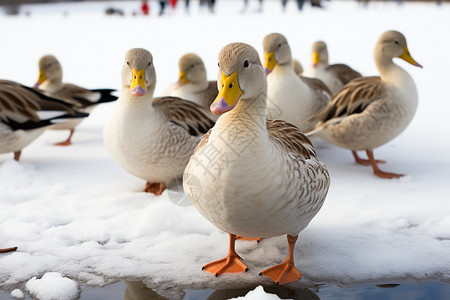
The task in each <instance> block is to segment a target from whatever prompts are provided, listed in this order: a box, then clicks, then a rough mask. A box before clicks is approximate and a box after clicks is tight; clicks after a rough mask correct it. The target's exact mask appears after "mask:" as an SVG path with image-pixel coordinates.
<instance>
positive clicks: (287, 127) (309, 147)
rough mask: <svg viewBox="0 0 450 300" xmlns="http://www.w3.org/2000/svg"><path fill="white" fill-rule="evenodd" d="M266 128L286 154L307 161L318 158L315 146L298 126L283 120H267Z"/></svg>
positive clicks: (271, 137)
mask: <svg viewBox="0 0 450 300" xmlns="http://www.w3.org/2000/svg"><path fill="white" fill-rule="evenodd" d="M266 127H267V132H268V134H269V137H270V139H271V140H272V141H273V142H274V143H275V144H277V145H278V146H279V147H280V148H281V149H282V150H284V151H285V152H293V153H296V154H298V155H300V156H302V157H304V158H305V159H310V158H311V157H317V155H316V152H315V150H314V146H313V144H312V143H311V141H310V140H309V139H308V138H307V137H306V136H305V135H304V134H303V133H302V132H301V131H300V129H298V127H297V126H295V125H293V124H291V123H288V122H286V121H283V120H267V122H266Z"/></svg>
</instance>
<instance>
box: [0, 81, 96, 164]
mask: <svg viewBox="0 0 450 300" xmlns="http://www.w3.org/2000/svg"><path fill="white" fill-rule="evenodd" d="M86 116H87V114H84V113H79V112H77V111H75V110H74V109H73V108H72V107H71V106H70V105H67V104H66V103H65V102H64V101H62V100H61V99H55V98H52V97H48V96H46V95H44V94H42V93H40V92H39V91H37V90H35V89H32V88H29V87H26V86H23V85H21V84H19V83H16V82H12V81H7V80H0V153H8V152H15V153H17V154H16V159H17V160H18V156H19V155H20V151H21V150H22V149H23V148H24V147H26V146H27V145H28V144H30V143H31V142H32V141H34V140H35V139H36V138H37V137H38V136H39V135H41V134H42V133H43V132H44V131H45V130H46V129H48V128H51V127H53V126H55V124H58V123H59V122H61V121H67V120H70V119H72V118H75V119H76V118H83V117H86Z"/></svg>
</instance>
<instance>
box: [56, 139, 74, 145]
mask: <svg viewBox="0 0 450 300" xmlns="http://www.w3.org/2000/svg"><path fill="white" fill-rule="evenodd" d="M70 145H72V143H71V142H70V141H69V140H67V141H64V142H59V143H55V146H70Z"/></svg>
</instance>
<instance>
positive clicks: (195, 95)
mask: <svg viewBox="0 0 450 300" xmlns="http://www.w3.org/2000/svg"><path fill="white" fill-rule="evenodd" d="M178 67H179V71H180V73H179V77H178V81H177V82H176V83H174V84H172V85H171V86H170V87H169V88H168V89H167V90H166V91H165V92H164V93H163V96H174V97H179V98H182V99H185V100H190V101H192V102H195V103H197V104H198V105H201V106H203V107H205V108H206V109H209V106H210V105H211V103H212V102H213V101H214V99H215V98H216V96H217V94H218V93H219V91H218V89H217V82H216V81H215V80H214V81H208V80H207V76H206V68H205V64H204V63H203V60H202V59H201V58H200V56H198V55H197V54H195V53H187V54H185V55H183V56H182V57H181V58H180V60H179V62H178Z"/></svg>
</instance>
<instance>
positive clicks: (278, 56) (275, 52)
mask: <svg viewBox="0 0 450 300" xmlns="http://www.w3.org/2000/svg"><path fill="white" fill-rule="evenodd" d="M263 47H264V71H265V72H266V75H269V73H270V72H272V70H273V69H274V68H275V66H276V65H287V64H291V63H292V54H291V48H290V47H289V44H288V42H287V39H286V38H285V37H284V35H282V34H279V33H271V34H269V35H266V37H265V38H264V40H263Z"/></svg>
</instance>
